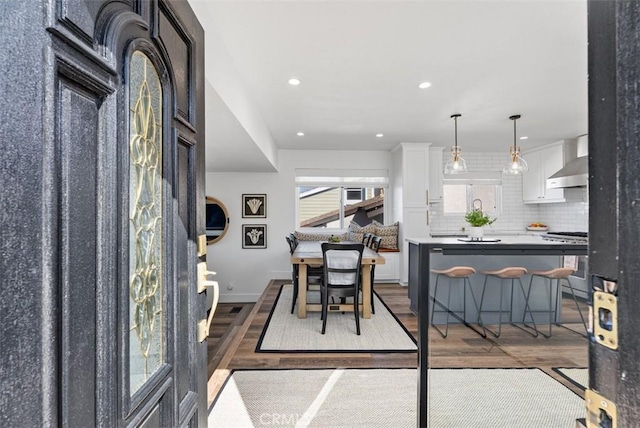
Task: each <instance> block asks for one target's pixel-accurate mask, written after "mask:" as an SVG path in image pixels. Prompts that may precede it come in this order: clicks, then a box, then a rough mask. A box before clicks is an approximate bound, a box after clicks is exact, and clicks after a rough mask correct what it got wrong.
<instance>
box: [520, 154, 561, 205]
mask: <svg viewBox="0 0 640 428" xmlns="http://www.w3.org/2000/svg"><path fill="white" fill-rule="evenodd" d="M564 153H565V148H564V144H563V143H562V142H560V143H557V144H553V145H551V146H547V147H544V148H541V149H539V150H534V151H530V152H527V153H524V154H523V157H524V159H525V160H526V161H527V163H528V164H529V171H527V172H525V173H524V174H522V199H523V202H524V203H525V204H545V203H552V202H565V201H566V199H565V196H564V189H547V178H549V177H550V176H552V175H553V174H555V173H556V172H558V171H559V170H560V168H562V167H563V166H564V159H565V156H564Z"/></svg>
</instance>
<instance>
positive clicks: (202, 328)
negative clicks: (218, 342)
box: [197, 262, 220, 342]
mask: <svg viewBox="0 0 640 428" xmlns="http://www.w3.org/2000/svg"><path fill="white" fill-rule="evenodd" d="M215 274H216V273H215V272H212V271H208V270H207V262H200V263H198V293H202V292H203V291H204V290H206V289H207V287H209V288H211V291H213V303H212V304H211V310H209V316H208V317H207V318H206V319H203V320H200V321H198V333H197V335H198V342H204V341H205V339H206V338H207V337H209V329H210V328H211V322H212V321H213V315H214V314H215V312H216V308H217V307H218V300H219V299H220V287H219V286H218V281H207V280H206V279H207V276H208V275H215Z"/></svg>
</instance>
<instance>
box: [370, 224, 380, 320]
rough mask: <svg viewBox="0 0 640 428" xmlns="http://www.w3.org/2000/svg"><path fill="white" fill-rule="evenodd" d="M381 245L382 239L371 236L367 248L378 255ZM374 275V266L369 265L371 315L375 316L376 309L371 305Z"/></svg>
mask: <svg viewBox="0 0 640 428" xmlns="http://www.w3.org/2000/svg"><path fill="white" fill-rule="evenodd" d="M381 243H382V238H381V237H380V236H376V235H373V236H372V237H371V242H370V243H369V248H370V249H371V250H372V251H375V252H376V254H378V251H380V244H381ZM375 274H376V265H375V264H372V265H371V299H370V300H371V313H372V314H375V313H376V307H375V305H374V304H373V280H374V278H375Z"/></svg>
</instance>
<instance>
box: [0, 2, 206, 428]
mask: <svg viewBox="0 0 640 428" xmlns="http://www.w3.org/2000/svg"><path fill="white" fill-rule="evenodd" d="M0 16H2V18H1V19H2V21H3V23H2V24H3V25H2V26H1V27H2V30H1V31H2V41H3V44H4V45H5V47H4V48H3V49H2V50H1V51H0V58H1V59H2V65H3V67H2V70H3V76H2V77H1V79H2V80H1V82H2V92H3V98H4V104H5V105H4V107H3V116H2V117H3V120H2V124H1V125H0V126H2V128H1V129H0V130H1V131H2V135H3V138H2V147H1V148H2V152H3V163H2V168H0V177H1V178H2V189H3V190H2V192H3V207H2V208H3V210H2V212H3V214H2V216H3V219H2V220H3V221H2V225H1V226H0V227H1V228H2V238H3V239H1V240H0V241H1V242H2V243H1V244H0V245H2V247H1V251H0V253H1V254H2V269H0V275H1V276H2V278H1V279H2V285H3V292H2V295H3V296H2V299H1V300H2V303H1V305H2V307H1V308H0V309H1V311H0V312H1V313H2V317H3V318H2V328H1V329H0V331H1V333H0V334H1V337H0V343H2V345H0V346H1V347H2V352H0V354H1V356H0V358H2V361H1V363H2V364H1V365H0V367H2V369H1V370H2V376H1V378H2V388H0V389H1V390H2V393H1V395H0V408H1V409H2V411H1V412H0V413H1V415H0V425H1V426H8V427H11V426H19V427H23V426H68V427H90V426H104V427H114V426H147V427H155V426H167V427H174V426H205V425H206V416H207V415H206V343H200V342H199V340H198V337H197V324H198V320H200V319H202V318H204V317H205V315H206V310H205V302H206V298H205V295H204V294H199V293H198V292H197V287H196V264H197V262H198V256H197V248H196V241H197V236H198V235H199V234H203V233H204V201H205V197H204V187H203V186H204V99H203V94H204V88H203V78H204V76H203V71H204V70H203V69H204V58H203V52H204V50H203V49H204V41H203V30H202V28H201V26H200V24H199V23H198V21H197V20H196V18H195V15H194V14H193V12H192V10H191V8H190V7H189V5H188V3H187V2H186V0H149V1H144V0H128V1H122V0H120V1H107V0H104V1H103V0H86V1H81V0H56V1H29V2H16V1H0ZM5 24H7V25H5ZM5 71H6V72H5Z"/></svg>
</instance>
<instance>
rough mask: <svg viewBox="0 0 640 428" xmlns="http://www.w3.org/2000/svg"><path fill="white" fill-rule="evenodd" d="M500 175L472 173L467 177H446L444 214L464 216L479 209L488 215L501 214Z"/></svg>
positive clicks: (444, 184)
mask: <svg viewBox="0 0 640 428" xmlns="http://www.w3.org/2000/svg"><path fill="white" fill-rule="evenodd" d="M496 174H497V175H496ZM499 174H500V173H495V174H494V173H478V172H475V173H474V172H470V173H468V174H465V177H458V176H449V175H445V178H444V180H443V212H444V214H464V213H466V212H468V211H471V210H472V209H477V208H480V209H482V211H483V212H484V213H487V214H492V215H497V214H499V213H500V209H501V207H500V205H501V191H502V180H501V179H500V177H499ZM494 175H495V176H494Z"/></svg>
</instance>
